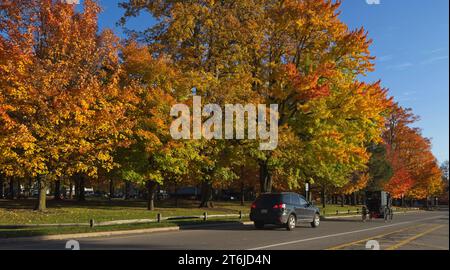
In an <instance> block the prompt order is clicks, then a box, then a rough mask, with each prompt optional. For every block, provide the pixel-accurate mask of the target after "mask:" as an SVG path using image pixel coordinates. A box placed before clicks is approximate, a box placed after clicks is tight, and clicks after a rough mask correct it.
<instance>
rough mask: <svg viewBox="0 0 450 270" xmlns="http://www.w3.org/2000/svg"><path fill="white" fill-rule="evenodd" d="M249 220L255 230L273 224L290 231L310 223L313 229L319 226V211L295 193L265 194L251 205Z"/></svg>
mask: <svg viewBox="0 0 450 270" xmlns="http://www.w3.org/2000/svg"><path fill="white" fill-rule="evenodd" d="M250 220H251V221H253V222H254V224H255V227H256V228H257V229H262V228H264V225H266V224H273V225H279V226H282V227H286V229H287V230H289V231H291V230H293V229H295V227H296V226H297V225H298V224H299V223H302V222H307V223H310V224H311V226H312V227H314V228H315V227H318V226H319V225H320V211H319V208H317V207H316V206H314V204H312V203H311V202H308V201H307V200H306V199H305V198H304V197H303V196H301V195H299V194H297V193H292V192H283V193H266V194H262V195H261V196H259V197H258V198H257V199H256V201H255V202H254V203H253V204H252V206H251V210H250Z"/></svg>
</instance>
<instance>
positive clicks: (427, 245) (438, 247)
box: [412, 242, 448, 250]
mask: <svg viewBox="0 0 450 270" xmlns="http://www.w3.org/2000/svg"><path fill="white" fill-rule="evenodd" d="M412 244H413V245H415V246H421V247H427V248H434V249H439V250H448V248H446V247H441V246H435V245H429V244H424V243H417V242H414V243H412Z"/></svg>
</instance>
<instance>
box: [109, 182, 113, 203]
mask: <svg viewBox="0 0 450 270" xmlns="http://www.w3.org/2000/svg"><path fill="white" fill-rule="evenodd" d="M113 197H114V180H113V178H112V177H111V179H110V180H109V200H112V199H113Z"/></svg>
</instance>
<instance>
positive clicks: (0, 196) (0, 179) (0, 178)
mask: <svg viewBox="0 0 450 270" xmlns="http://www.w3.org/2000/svg"><path fill="white" fill-rule="evenodd" d="M3 182H4V179H3V175H2V174H0V199H3V198H4V195H3Z"/></svg>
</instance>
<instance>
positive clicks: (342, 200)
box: [341, 195, 345, 207]
mask: <svg viewBox="0 0 450 270" xmlns="http://www.w3.org/2000/svg"><path fill="white" fill-rule="evenodd" d="M344 205H345V196H344V195H341V207H344Z"/></svg>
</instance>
